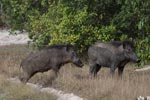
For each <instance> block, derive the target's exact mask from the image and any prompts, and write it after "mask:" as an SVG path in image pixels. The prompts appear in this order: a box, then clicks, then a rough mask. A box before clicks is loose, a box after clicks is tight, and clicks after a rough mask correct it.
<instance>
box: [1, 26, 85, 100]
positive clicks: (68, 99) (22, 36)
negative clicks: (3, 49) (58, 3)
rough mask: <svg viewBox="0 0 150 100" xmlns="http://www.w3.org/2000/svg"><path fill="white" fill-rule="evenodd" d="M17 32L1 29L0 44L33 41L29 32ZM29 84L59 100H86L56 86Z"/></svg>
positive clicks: (13, 80) (14, 79) (16, 80)
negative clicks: (43, 86)
mask: <svg viewBox="0 0 150 100" xmlns="http://www.w3.org/2000/svg"><path fill="white" fill-rule="evenodd" d="M16 33H18V34H17V35H16V34H14V35H12V34H10V32H9V30H6V29H3V30H0V46H4V45H11V44H27V43H28V41H31V40H30V39H29V38H28V34H27V33H25V32H23V33H21V32H19V31H16ZM9 80H10V81H12V82H17V83H20V82H19V80H18V79H16V78H10V79H9ZM27 85H28V86H30V87H32V88H36V89H38V90H39V91H42V92H47V93H51V94H54V95H56V96H57V97H58V100H85V99H83V98H80V97H78V96H76V95H74V94H73V93H64V92H63V91H61V90H56V89H54V88H50V87H48V88H42V86H39V85H37V84H32V83H27Z"/></svg>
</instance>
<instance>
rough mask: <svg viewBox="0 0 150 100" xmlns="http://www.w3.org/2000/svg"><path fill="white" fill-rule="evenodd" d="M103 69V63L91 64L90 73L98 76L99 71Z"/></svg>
mask: <svg viewBox="0 0 150 100" xmlns="http://www.w3.org/2000/svg"><path fill="white" fill-rule="evenodd" d="M100 69H101V65H98V64H90V74H92V75H93V76H94V77H96V76H97V72H98V71H99V70H100Z"/></svg>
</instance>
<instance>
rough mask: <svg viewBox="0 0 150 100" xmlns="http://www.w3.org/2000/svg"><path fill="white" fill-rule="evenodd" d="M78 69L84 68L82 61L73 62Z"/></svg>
mask: <svg viewBox="0 0 150 100" xmlns="http://www.w3.org/2000/svg"><path fill="white" fill-rule="evenodd" d="M73 63H74V64H75V65H76V66H77V67H83V63H82V62H81V60H80V59H79V60H76V61H74V62H73Z"/></svg>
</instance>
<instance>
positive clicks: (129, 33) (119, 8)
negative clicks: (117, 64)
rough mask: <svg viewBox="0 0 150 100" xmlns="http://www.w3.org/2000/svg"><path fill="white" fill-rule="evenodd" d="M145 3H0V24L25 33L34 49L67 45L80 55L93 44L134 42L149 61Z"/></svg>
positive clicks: (110, 0) (70, 0)
mask: <svg viewBox="0 0 150 100" xmlns="http://www.w3.org/2000/svg"><path fill="white" fill-rule="evenodd" d="M149 13H150V1H149V0H2V1H1V19H0V23H3V24H6V25H7V26H9V27H11V29H12V30H16V29H17V30H18V29H19V30H23V29H25V30H27V31H28V32H29V37H30V38H32V39H33V41H34V43H35V46H36V47H38V48H39V47H42V46H43V45H47V44H49V45H50V44H56V43H70V44H73V45H75V46H76V47H77V48H79V50H80V52H81V53H83V52H85V51H87V48H88V47H89V46H90V45H91V44H93V43H94V42H95V41H97V40H101V41H112V40H125V39H131V40H134V41H135V42H136V44H137V53H138V55H139V56H140V57H141V58H142V60H143V62H142V63H141V64H145V63H147V62H148V61H149V60H150V52H149V51H150V23H149V22H150V14H149Z"/></svg>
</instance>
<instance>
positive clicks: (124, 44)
mask: <svg viewBox="0 0 150 100" xmlns="http://www.w3.org/2000/svg"><path fill="white" fill-rule="evenodd" d="M122 45H123V49H125V48H126V42H125V41H123V43H122Z"/></svg>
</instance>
